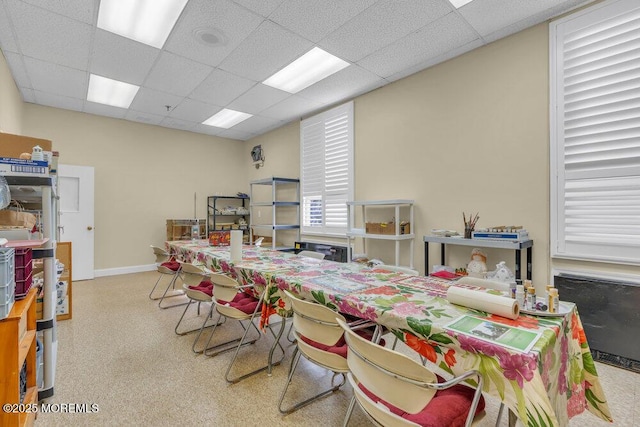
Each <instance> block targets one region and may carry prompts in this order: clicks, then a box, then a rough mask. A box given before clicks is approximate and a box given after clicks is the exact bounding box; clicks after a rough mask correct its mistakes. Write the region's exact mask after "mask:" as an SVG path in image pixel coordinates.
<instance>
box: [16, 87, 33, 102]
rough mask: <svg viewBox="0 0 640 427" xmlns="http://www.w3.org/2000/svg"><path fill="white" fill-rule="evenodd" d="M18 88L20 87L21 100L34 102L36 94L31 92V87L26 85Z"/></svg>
mask: <svg viewBox="0 0 640 427" xmlns="http://www.w3.org/2000/svg"><path fill="white" fill-rule="evenodd" d="M18 89H20V93H21V94H22V100H23V101H24V102H31V103H32V104H33V103H35V102H36V95H35V93H34V92H33V89H30V88H27V87H19V88H18Z"/></svg>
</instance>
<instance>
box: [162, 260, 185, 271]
mask: <svg viewBox="0 0 640 427" xmlns="http://www.w3.org/2000/svg"><path fill="white" fill-rule="evenodd" d="M160 265H161V266H163V267H167V268H168V269H169V270H173V271H178V270H179V269H180V263H179V262H178V261H167V262H163V263H162V264H160Z"/></svg>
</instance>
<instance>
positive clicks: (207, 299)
mask: <svg viewBox="0 0 640 427" xmlns="http://www.w3.org/2000/svg"><path fill="white" fill-rule="evenodd" d="M180 270H181V272H182V273H181V277H182V288H183V290H184V293H185V295H186V297H187V298H189V303H188V304H187V306H186V307H185V309H184V311H183V312H182V316H180V320H178V323H177V324H176V327H175V329H174V330H175V333H176V334H177V335H186V334H189V333H191V332H195V331H198V334H197V336H196V338H195V339H194V340H193V345H192V346H191V350H192V351H193V352H194V353H201V351H197V350H196V344H197V342H198V341H199V340H200V337H201V336H202V332H203V331H204V330H205V329H206V328H210V327H213V326H214V324H210V323H209V320H210V319H211V318H212V312H211V307H212V306H213V297H212V294H213V283H212V282H211V281H210V279H209V276H210V274H211V273H207V272H206V271H204V269H202V268H200V267H198V266H195V265H193V264H188V263H182V266H181V269H180ZM209 284H210V286H209ZM192 303H197V305H198V308H197V315H198V316H200V305H201V304H202V303H206V304H209V306H210V308H209V309H208V310H207V312H208V314H207V316H206V317H205V318H204V321H203V322H202V325H201V326H200V327H198V328H193V329H189V330H187V331H180V330H179V328H180V324H181V323H182V321H183V319H184V316H185V315H186V314H187V310H189V307H190V306H191V304H192Z"/></svg>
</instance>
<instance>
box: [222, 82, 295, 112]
mask: <svg viewBox="0 0 640 427" xmlns="http://www.w3.org/2000/svg"><path fill="white" fill-rule="evenodd" d="M289 96H291V94H290V93H288V92H284V91H281V90H279V89H275V88H272V87H270V86H266V85H263V84H262V83H258V84H256V85H255V86H254V87H252V88H251V89H249V90H248V91H246V92H245V93H244V94H242V95H240V96H239V97H238V98H237V99H236V100H235V101H233V102H232V103H231V104H229V108H231V109H232V110H236V111H242V112H245V113H249V114H257V113H259V112H260V111H262V110H264V109H265V108H268V107H270V106H272V105H273V104H276V103H278V102H280V101H282V100H283V99H285V98H287V97H289Z"/></svg>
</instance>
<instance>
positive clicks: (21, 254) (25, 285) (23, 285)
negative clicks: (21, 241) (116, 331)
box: [15, 248, 33, 300]
mask: <svg viewBox="0 0 640 427" xmlns="http://www.w3.org/2000/svg"><path fill="white" fill-rule="evenodd" d="M32 258H33V252H32V250H31V248H26V249H16V250H15V280H16V300H21V299H22V298H24V297H26V296H27V293H29V289H31V284H32V283H33V280H32V277H31V272H32V269H33V260H32Z"/></svg>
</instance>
